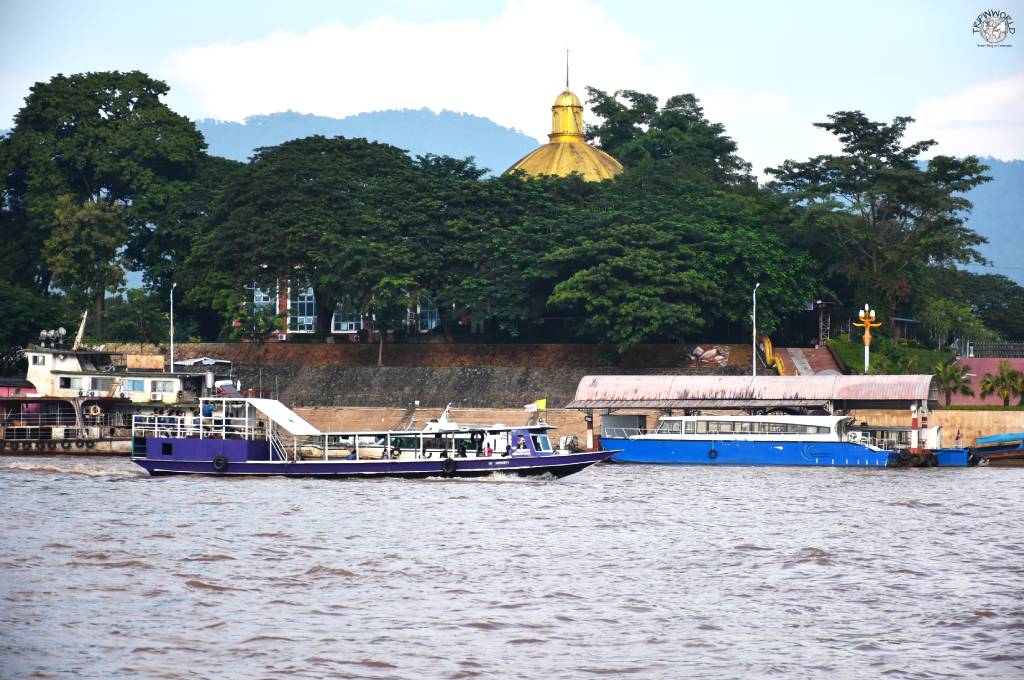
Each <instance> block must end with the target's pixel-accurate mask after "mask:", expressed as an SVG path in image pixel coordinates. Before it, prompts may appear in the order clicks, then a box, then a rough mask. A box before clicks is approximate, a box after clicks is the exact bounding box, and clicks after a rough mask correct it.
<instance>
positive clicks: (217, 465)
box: [213, 456, 228, 472]
mask: <svg viewBox="0 0 1024 680" xmlns="http://www.w3.org/2000/svg"><path fill="white" fill-rule="evenodd" d="M227 469H228V459H227V458H225V457H224V456H217V457H216V458H214V459H213V471H214V472H224V471H225V470H227Z"/></svg>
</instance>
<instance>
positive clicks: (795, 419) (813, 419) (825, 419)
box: [658, 413, 853, 425]
mask: <svg viewBox="0 0 1024 680" xmlns="http://www.w3.org/2000/svg"><path fill="white" fill-rule="evenodd" d="M852 419H853V418H852V417H851V416H790V415H782V416H733V415H728V416H727V415H717V414H711V413H705V414H704V415H699V416H661V417H660V418H659V419H658V420H724V421H735V422H750V421H754V422H758V423H796V424H801V423H803V424H805V425H820V424H822V423H830V424H835V423H837V422H839V421H842V420H852Z"/></svg>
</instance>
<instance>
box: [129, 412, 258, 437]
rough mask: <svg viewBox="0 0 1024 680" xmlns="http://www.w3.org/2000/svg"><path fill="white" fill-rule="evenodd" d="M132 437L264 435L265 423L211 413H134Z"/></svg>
mask: <svg viewBox="0 0 1024 680" xmlns="http://www.w3.org/2000/svg"><path fill="white" fill-rule="evenodd" d="M132 436H134V437H172V438H175V439H180V438H184V437H198V438H201V439H207V438H219V439H266V438H267V434H266V427H265V426H264V425H263V423H262V422H259V423H255V422H253V421H251V420H250V419H248V418H232V417H224V416H218V415H212V416H198V415H190V416H167V415H135V416H134V417H133V418H132Z"/></svg>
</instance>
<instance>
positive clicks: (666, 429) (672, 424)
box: [658, 420, 682, 434]
mask: <svg viewBox="0 0 1024 680" xmlns="http://www.w3.org/2000/svg"><path fill="white" fill-rule="evenodd" d="M681 427H682V423H680V422H679V421H678V420H663V421H661V424H660V425H659V426H658V434H679V433H680V432H681V431H682V430H681Z"/></svg>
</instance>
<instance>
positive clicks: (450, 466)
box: [441, 458, 458, 477]
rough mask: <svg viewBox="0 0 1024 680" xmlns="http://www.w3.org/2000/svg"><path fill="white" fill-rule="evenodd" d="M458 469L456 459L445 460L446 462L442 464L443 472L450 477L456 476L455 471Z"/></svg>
mask: <svg viewBox="0 0 1024 680" xmlns="http://www.w3.org/2000/svg"><path fill="white" fill-rule="evenodd" d="M457 468H458V465H457V464H456V463H455V459H454V458H445V459H444V461H442V462H441V472H443V473H445V474H446V475H448V476H449V477H451V476H452V475H454V474H455V470H456V469H457Z"/></svg>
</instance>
